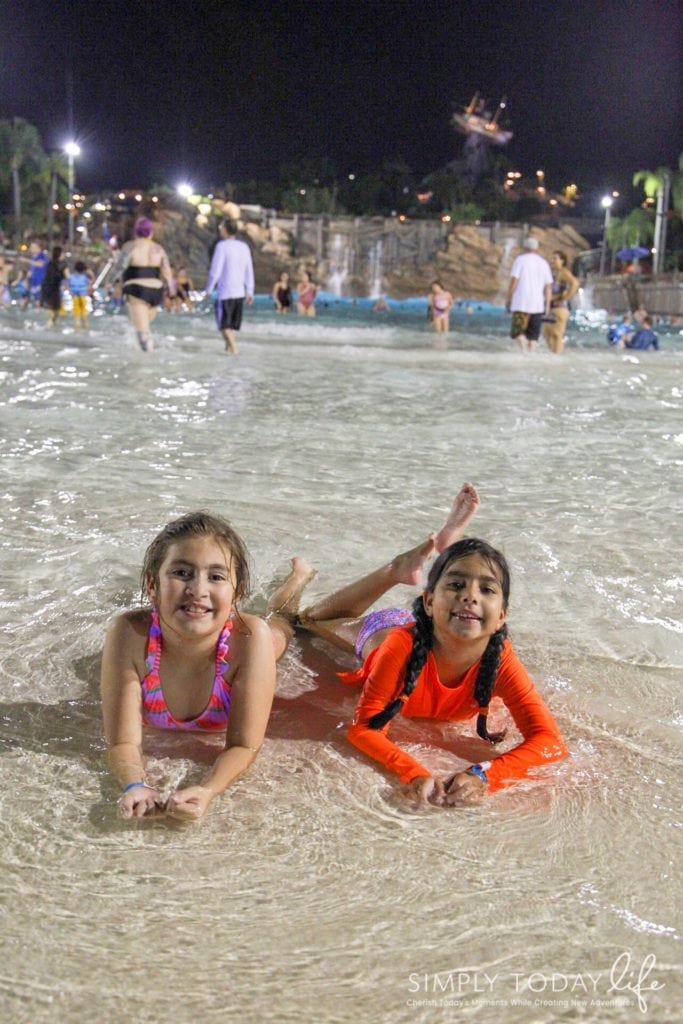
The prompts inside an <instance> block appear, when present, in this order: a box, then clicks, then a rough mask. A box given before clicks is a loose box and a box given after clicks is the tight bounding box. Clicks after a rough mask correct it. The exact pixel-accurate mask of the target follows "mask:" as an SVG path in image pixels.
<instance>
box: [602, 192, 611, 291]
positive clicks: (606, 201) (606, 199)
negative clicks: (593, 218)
mask: <svg viewBox="0 0 683 1024" xmlns="http://www.w3.org/2000/svg"><path fill="white" fill-rule="evenodd" d="M613 202H614V199H613V198H612V196H603V197H602V199H601V200H600V204H601V206H602V208H603V210H604V211H605V223H604V226H603V229H602V251H601V253H600V277H604V275H605V260H606V257H607V229H608V227H609V211H610V208H611V206H612V203H613Z"/></svg>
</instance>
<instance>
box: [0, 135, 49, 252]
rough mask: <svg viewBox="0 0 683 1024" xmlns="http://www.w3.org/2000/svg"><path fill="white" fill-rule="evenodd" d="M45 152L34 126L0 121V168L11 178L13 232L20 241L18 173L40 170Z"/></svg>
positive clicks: (19, 187) (19, 185)
mask: <svg viewBox="0 0 683 1024" xmlns="http://www.w3.org/2000/svg"><path fill="white" fill-rule="evenodd" d="M44 161H45V152H44V150H43V147H42V145H41V142H40V135H39V134H38V129H37V128H36V126H35V125H33V124H30V123H29V122H28V121H25V120H24V119H23V118H22V117H13V118H12V120H11V121H10V120H7V121H0V168H2V167H3V165H5V168H6V170H8V171H9V173H10V174H11V178H12V195H13V200H14V231H15V234H16V236H17V238H18V239H19V240H21V179H20V171H21V170H22V169H23V168H25V167H27V166H31V165H33V167H35V168H36V169H40V167H42V165H43V163H44Z"/></svg>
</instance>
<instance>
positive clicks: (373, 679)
mask: <svg viewBox="0 0 683 1024" xmlns="http://www.w3.org/2000/svg"><path fill="white" fill-rule="evenodd" d="M411 645H412V638H411V636H410V634H409V633H408V632H407V631H404V630H396V631H395V632H393V633H391V634H390V635H389V636H388V637H387V639H386V640H385V641H384V643H383V644H382V645H381V646H380V647H378V648H377V650H376V651H374V652H373V654H372V655H370V658H371V659H372V660H371V662H370V664H369V670H368V674H367V677H366V679H365V685H364V686H363V693H362V694H361V698H360V700H359V701H358V705H357V707H356V713H355V715H354V719H353V724H352V725H351V726H350V728H349V730H348V732H347V737H348V739H349V740H350V742H351V743H353V745H354V747H358V749H359V750H362V751H363V753H364V754H367V755H368V757H371V758H372V759H373V760H375V761H378V762H379V763H380V764H381V765H383V766H384V767H385V768H387V769H388V770H389V771H390V772H393V773H394V774H395V775H398V777H399V778H400V780H401V782H405V783H413V780H414V779H425V778H431V777H432V773H431V772H430V771H429V769H428V768H425V767H424V765H422V764H420V762H419V761H418V760H416V759H415V758H414V757H411V756H410V754H407V753H406V752H405V750H402V749H401V748H400V747H398V746H397V745H396V744H395V743H394V742H393V741H392V740H390V739H389V737H388V735H387V731H388V729H389V728H390V724H391V723H389V724H387V725H385V726H384V728H383V729H371V728H370V727H369V726H368V724H367V722H368V719H369V718H371V717H372V716H373V715H374V714H376V713H377V712H378V711H383V710H384V708H385V707H386V706H387V704H388V703H389V702H390V701H392V700H394V698H395V697H396V696H397V694H398V692H399V690H400V688H401V685H402V681H403V673H404V669H405V664H406V661H407V659H408V656H409V654H410V649H411ZM418 686H419V683H418ZM399 714H400V712H399Z"/></svg>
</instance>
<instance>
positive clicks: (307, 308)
mask: <svg viewBox="0 0 683 1024" xmlns="http://www.w3.org/2000/svg"><path fill="white" fill-rule="evenodd" d="M317 294H318V286H317V284H315V282H314V281H313V280H312V278H311V275H310V274H309V273H308V271H307V270H302V271H301V277H300V278H299V281H298V283H297V286H296V309H297V313H298V314H299V316H315V297H316V295H317Z"/></svg>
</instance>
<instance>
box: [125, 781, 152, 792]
mask: <svg viewBox="0 0 683 1024" xmlns="http://www.w3.org/2000/svg"><path fill="white" fill-rule="evenodd" d="M136 786H143V787H144V788H145V789H149V786H148V785H147V783H146V782H129V783H128V785H127V786H124V787H123V792H124V793H127V792H128V790H129V789H135V787H136Z"/></svg>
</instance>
